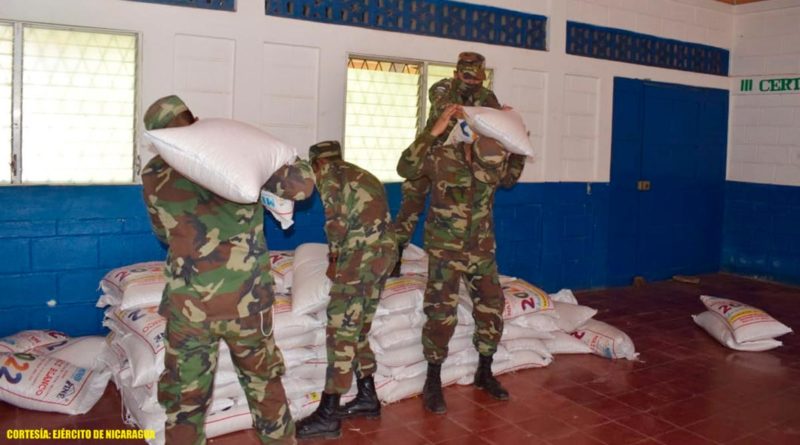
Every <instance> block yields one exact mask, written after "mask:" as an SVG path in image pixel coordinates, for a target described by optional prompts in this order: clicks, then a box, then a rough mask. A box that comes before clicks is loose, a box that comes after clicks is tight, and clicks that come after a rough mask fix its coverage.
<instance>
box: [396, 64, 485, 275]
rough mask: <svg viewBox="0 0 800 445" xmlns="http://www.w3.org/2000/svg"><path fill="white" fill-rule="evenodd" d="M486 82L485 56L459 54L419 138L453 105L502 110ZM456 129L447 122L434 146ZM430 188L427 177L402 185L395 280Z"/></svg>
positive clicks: (432, 96)
mask: <svg viewBox="0 0 800 445" xmlns="http://www.w3.org/2000/svg"><path fill="white" fill-rule="evenodd" d="M485 79H486V59H484V57H483V56H482V55H480V54H478V53H475V52H462V53H461V54H459V55H458V64H457V65H456V69H455V71H453V77H452V78H447V79H442V80H440V81H438V82H436V83H435V84H433V85H432V86H431V87H430V89H429V90H428V98H429V101H430V104H431V108H430V112H429V116H428V121H427V122H426V123H425V128H424V129H423V130H422V132H421V133H420V134H427V133H430V130H431V128H432V127H433V125H434V124H435V123H436V121H437V120H438V119H439V116H441V115H442V113H443V112H444V110H445V108H446V107H447V106H448V105H450V104H458V105H465V106H476V107H479V106H483V107H491V108H497V109H500V108H501V106H500V102H499V101H498V100H497V97H496V96H495V95H494V93H493V92H492V91H491V90H489V89H488V88H485V87H484V86H483V81H484V80H485ZM455 125H456V121H455V120H452V121H448V124H447V128H445V129H444V131H442V133H441V134H440V135H439V136H437V137H436V138H435V139H434V140H433V141H432V142H431V145H432V146H438V145H442V144H443V143H444V142H445V139H446V138H447V136H448V135H449V134H450V132H451V130H452V129H453V127H454V126H455ZM403 153H406V152H403ZM403 156H404V155H403ZM400 162H404V159H401V160H400ZM430 188H431V183H430V180H429V179H428V178H427V177H426V176H420V177H418V178H415V179H409V178H406V180H405V181H403V184H402V185H401V191H402V202H401V203H400V210H398V212H397V216H396V217H395V223H394V228H395V233H396V236H397V244H398V246H399V247H400V253H399V256H398V260H397V264H396V265H395V268H394V270H393V271H392V276H399V275H400V259H401V257H402V256H403V249H404V248H405V247H406V246H408V243H409V241H410V240H411V235H412V234H413V233H414V228H415V227H416V226H417V221H419V214H420V213H422V211H423V210H424V209H425V198H426V197H427V196H428V193H429V192H430Z"/></svg>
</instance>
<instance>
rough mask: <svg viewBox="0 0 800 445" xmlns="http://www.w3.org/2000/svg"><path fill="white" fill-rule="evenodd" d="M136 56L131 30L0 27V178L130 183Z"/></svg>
mask: <svg viewBox="0 0 800 445" xmlns="http://www.w3.org/2000/svg"><path fill="white" fill-rule="evenodd" d="M6 49H10V50H11V51H9V52H7V51H6ZM136 61H137V36H136V35H135V34H132V33H124V32H115V31H105V30H102V31H101V30H93V29H83V28H82V29H76V28H59V27H54V26H45V25H36V24H27V23H11V24H2V25H0V118H2V119H3V121H4V122H8V123H10V127H5V126H2V125H0V143H1V144H3V147H4V149H3V153H6V154H7V156H8V158H10V159H9V163H7V164H5V165H4V167H5V166H6V165H7V166H10V168H8V169H6V168H0V170H2V172H0V181H1V182H5V183H21V184H118V183H131V182H133V181H134V170H135V168H134V160H135V144H134V140H135V137H134V135H135V111H136V110H135V100H136V74H137V67H136ZM4 113H8V114H4ZM5 117H8V119H6V118H5ZM4 156H6V155H5V154H4Z"/></svg>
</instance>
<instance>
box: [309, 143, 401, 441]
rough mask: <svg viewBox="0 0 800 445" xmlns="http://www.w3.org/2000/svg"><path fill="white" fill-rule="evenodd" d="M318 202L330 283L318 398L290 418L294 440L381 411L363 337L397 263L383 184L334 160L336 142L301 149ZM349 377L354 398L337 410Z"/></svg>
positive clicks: (328, 433)
mask: <svg viewBox="0 0 800 445" xmlns="http://www.w3.org/2000/svg"><path fill="white" fill-rule="evenodd" d="M309 158H310V160H311V165H312V166H313V168H314V173H315V174H316V177H317V190H319V194H320V197H321V198H322V203H323V206H324V207H325V234H326V235H327V237H328V247H329V251H330V253H329V256H328V270H327V272H326V273H327V275H328V278H330V279H331V281H333V286H332V287H331V291H330V296H331V301H330V303H329V304H328V325H327V328H326V332H325V333H326V336H327V350H328V369H327V372H326V374H325V389H324V392H323V393H322V400H321V401H320V404H319V407H318V408H317V410H316V411H314V413H312V414H311V415H310V416H308V417H306V418H305V419H303V420H300V421H299V422H297V438H299V439H307V438H312V437H329V438H333V437H339V436H340V434H341V433H340V430H341V420H340V419H341V418H346V417H356V416H363V417H369V418H375V417H379V416H380V415H381V405H380V402H379V401H378V395H377V393H376V392H375V381H374V379H373V377H372V375H373V374H374V373H375V369H376V364H375V354H374V353H373V352H372V350H371V349H370V346H369V341H368V339H367V335H368V334H369V330H370V328H371V327H372V319H373V317H374V316H375V310H376V309H377V308H378V302H379V301H380V294H381V291H382V290H383V285H384V283H385V282H386V278H387V276H388V274H389V272H390V271H391V268H392V266H393V265H394V263H395V262H396V261H397V245H396V241H395V238H394V232H393V231H392V228H391V224H392V219H391V215H390V214H389V205H388V203H387V201H386V192H385V190H384V188H383V184H381V182H380V181H379V180H378V179H377V178H376V177H375V176H373V175H372V174H371V173H369V172H368V171H366V170H364V169H362V168H360V167H358V166H356V165H353V164H351V163H349V162H345V161H343V160H342V152H341V148H340V147H339V143H338V142H336V141H328V142H320V143H319V144H316V145H313V146H312V147H311V148H310V149H309ZM354 372H355V375H356V384H357V387H358V395H357V396H356V398H355V400H353V401H351V402H350V403H348V404H346V405H344V406H343V407H341V408H340V407H339V398H340V396H341V395H342V394H344V393H346V392H347V391H348V390H349V389H350V385H351V384H352V380H353V373H354Z"/></svg>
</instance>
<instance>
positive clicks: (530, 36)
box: [265, 0, 547, 51]
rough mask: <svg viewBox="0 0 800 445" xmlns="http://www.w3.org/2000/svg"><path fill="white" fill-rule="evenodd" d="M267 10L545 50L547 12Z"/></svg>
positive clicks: (398, 5) (343, 3)
mask: <svg viewBox="0 0 800 445" xmlns="http://www.w3.org/2000/svg"><path fill="white" fill-rule="evenodd" d="M265 11H266V14H267V15H271V16H276V17H285V18H291V19H299V20H309V21H313V22H321V23H328V24H333V25H349V26H358V27H362V28H370V29H376V30H380V31H395V32H402V33H408V34H418V35H424V36H431V37H444V38H449V39H456V40H466V41H470V42H480V43H488V44H491V45H503V46H513V47H517V48H526V49H535V50H541V51H544V50H546V49H547V17H544V16H541V15H536V14H528V13H523V12H519V11H512V10H509V9H502V8H496V7H491V6H484V5H475V4H471V3H461V2H455V1H450V0H265Z"/></svg>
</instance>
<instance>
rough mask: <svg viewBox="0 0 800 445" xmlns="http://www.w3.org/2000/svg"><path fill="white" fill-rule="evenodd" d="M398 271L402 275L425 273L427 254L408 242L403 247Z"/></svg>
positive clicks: (426, 271) (426, 270) (426, 269)
mask: <svg viewBox="0 0 800 445" xmlns="http://www.w3.org/2000/svg"><path fill="white" fill-rule="evenodd" d="M400 273H401V274H403V275H406V274H412V273H416V274H423V275H426V274H427V273H428V255H427V254H426V253H425V251H424V250H423V249H422V248H421V247H419V246H417V245H414V244H409V245H408V246H406V248H405V249H403V258H402V262H401V264H400Z"/></svg>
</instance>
